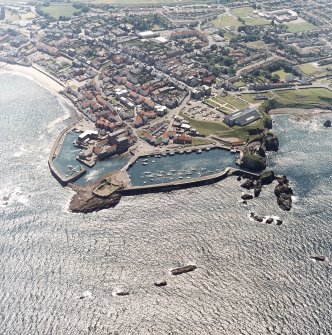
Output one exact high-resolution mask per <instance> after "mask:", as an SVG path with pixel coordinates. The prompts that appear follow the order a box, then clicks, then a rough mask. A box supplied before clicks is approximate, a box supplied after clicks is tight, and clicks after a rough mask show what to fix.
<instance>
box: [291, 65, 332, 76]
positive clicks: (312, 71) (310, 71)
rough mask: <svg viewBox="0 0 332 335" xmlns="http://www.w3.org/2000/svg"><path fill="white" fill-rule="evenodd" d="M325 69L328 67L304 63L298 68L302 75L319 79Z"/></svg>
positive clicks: (324, 72)
mask: <svg viewBox="0 0 332 335" xmlns="http://www.w3.org/2000/svg"><path fill="white" fill-rule="evenodd" d="M326 67H329V66H319V65H318V64H315V63H306V64H302V65H299V66H298V68H299V70H300V71H301V72H302V73H303V74H306V75H308V76H313V77H319V76H323V75H325V74H326ZM330 67H331V65H330Z"/></svg>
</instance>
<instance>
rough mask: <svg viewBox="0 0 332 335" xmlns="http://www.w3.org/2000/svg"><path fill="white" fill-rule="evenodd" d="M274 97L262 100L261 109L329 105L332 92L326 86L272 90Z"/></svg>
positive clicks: (331, 99)
mask: <svg viewBox="0 0 332 335" xmlns="http://www.w3.org/2000/svg"><path fill="white" fill-rule="evenodd" d="M273 94H274V97H273V99H271V100H269V101H264V102H263V103H262V105H261V110H263V111H269V110H271V109H275V108H287V107H288V108H306V109H308V108H317V107H318V108H319V107H331V105H332V92H331V91H330V90H328V89H326V88H306V89H298V90H285V91H278V92H276V91H275V92H273Z"/></svg>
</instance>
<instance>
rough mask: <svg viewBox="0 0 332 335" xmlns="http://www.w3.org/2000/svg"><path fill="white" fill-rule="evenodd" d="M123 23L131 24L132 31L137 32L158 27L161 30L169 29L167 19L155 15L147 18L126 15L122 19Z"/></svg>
mask: <svg viewBox="0 0 332 335" xmlns="http://www.w3.org/2000/svg"><path fill="white" fill-rule="evenodd" d="M123 22H124V23H129V24H132V25H133V27H134V29H135V30H138V31H144V30H149V29H151V28H153V27H154V26H159V27H161V28H169V27H170V22H169V21H168V19H167V18H165V17H164V16H161V15H159V14H156V13H154V14H149V15H147V16H141V15H127V16H125V17H123Z"/></svg>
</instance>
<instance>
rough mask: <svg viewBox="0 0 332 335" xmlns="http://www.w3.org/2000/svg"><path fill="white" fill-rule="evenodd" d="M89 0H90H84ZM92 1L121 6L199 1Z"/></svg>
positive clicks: (196, 0)
mask: <svg viewBox="0 0 332 335" xmlns="http://www.w3.org/2000/svg"><path fill="white" fill-rule="evenodd" d="M78 2H79V1H78ZM83 2H88V1H83ZM91 2H92V3H95V4H103V3H105V4H109V5H120V6H125V5H127V6H128V5H129V6H137V7H139V6H147V5H160V6H162V5H174V4H178V5H181V4H191V3H197V2H199V1H198V0H181V1H177V0H139V1H138V0H92V1H91Z"/></svg>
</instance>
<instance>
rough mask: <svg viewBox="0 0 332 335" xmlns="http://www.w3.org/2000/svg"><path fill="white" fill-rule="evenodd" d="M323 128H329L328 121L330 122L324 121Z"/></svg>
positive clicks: (329, 123)
mask: <svg viewBox="0 0 332 335" xmlns="http://www.w3.org/2000/svg"><path fill="white" fill-rule="evenodd" d="M323 126H324V127H326V128H329V127H331V121H330V120H326V121H325V122H324V123H323Z"/></svg>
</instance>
